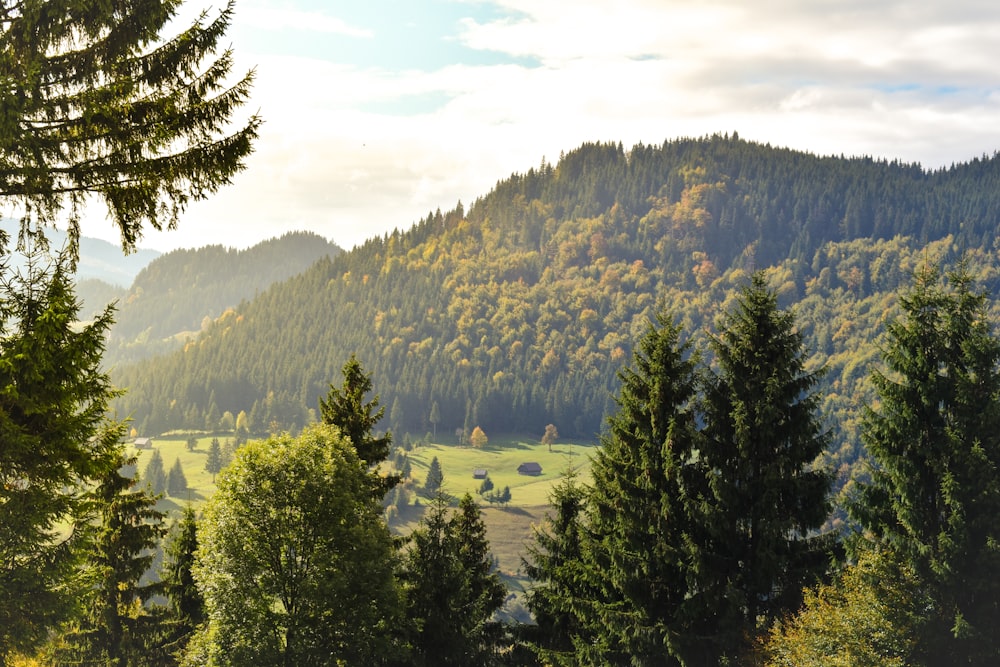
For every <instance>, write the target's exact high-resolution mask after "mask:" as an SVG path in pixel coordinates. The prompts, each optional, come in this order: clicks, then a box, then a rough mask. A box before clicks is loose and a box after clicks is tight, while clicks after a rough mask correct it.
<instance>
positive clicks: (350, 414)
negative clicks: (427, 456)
mask: <svg viewBox="0 0 1000 667" xmlns="http://www.w3.org/2000/svg"><path fill="white" fill-rule="evenodd" d="M341 372H342V373H343V375H344V384H343V386H342V387H341V388H340V389H338V388H337V387H334V386H333V385H330V392H329V393H328V394H327V396H326V399H323V398H320V399H319V411H320V417H321V418H322V420H323V423H325V424H332V425H334V426H336V427H337V428H339V429H340V430H341V432H342V433H343V434H344V435H345V436H347V438H348V439H349V440H350V441H351V443H352V444H353V445H354V449H355V450H357V452H358V458H360V459H361V460H362V461H363V462H364V463H365V465H367V466H368V467H369V468H370V469H372V475H373V477H375V478H376V481H377V484H376V486H375V491H374V492H375V494H376V495H377V496H378V497H379V498H381V497H382V496H384V495H385V494H386V493H387V492H388V491H389V490H391V489H392V487H394V486H396V484H398V483H399V476H398V475H388V476H385V477H382V476H380V475H379V474H378V472H377V471H375V470H374V468H375V467H376V466H378V465H379V464H380V463H382V462H383V461H385V460H386V459H387V458H389V451H390V448H391V445H392V435H391V434H389V433H385V434H384V435H381V436H378V437H376V436H375V435H374V434H373V432H372V431H373V429H374V428H375V425H376V424H377V423H378V422H379V420H381V419H382V416H383V415H384V414H385V408H384V407H379V397H378V395H375V396H374V397H373V398H372V399H371V400H370V401H368V402H367V403H366V402H365V397H366V396H367V395H368V393H369V392H371V390H372V381H371V377H369V376H368V375H367V374H366V373H365V371H364V369H363V368H362V367H361V362H359V361H358V359H357V358H356V357H355V356H354V355H353V354H352V355H351V358H350V359H348V361H347V363H346V364H344V368H343V369H342V371H341Z"/></svg>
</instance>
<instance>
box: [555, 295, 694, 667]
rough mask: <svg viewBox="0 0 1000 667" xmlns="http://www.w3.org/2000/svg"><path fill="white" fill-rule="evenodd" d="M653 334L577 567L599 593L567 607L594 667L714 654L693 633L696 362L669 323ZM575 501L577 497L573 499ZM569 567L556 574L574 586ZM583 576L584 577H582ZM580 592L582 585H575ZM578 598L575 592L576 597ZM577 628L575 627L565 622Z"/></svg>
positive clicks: (616, 425)
mask: <svg viewBox="0 0 1000 667" xmlns="http://www.w3.org/2000/svg"><path fill="white" fill-rule="evenodd" d="M657 324H658V326H656V327H654V326H653V325H652V324H650V325H648V327H647V330H646V333H645V335H644V336H643V337H642V339H641V340H640V342H639V348H638V350H637V351H636V353H635V356H634V360H633V363H632V366H631V367H627V368H625V369H623V370H622V371H621V372H620V373H619V377H620V379H621V383H622V390H621V393H620V395H619V397H618V399H617V403H618V411H617V412H616V413H615V414H614V415H612V416H611V417H610V418H609V420H608V433H607V435H606V436H605V437H604V438H602V445H603V446H602V448H601V449H600V450H599V451H598V453H597V456H596V457H595V459H594V462H593V464H592V465H591V474H592V475H593V478H594V481H593V489H592V491H591V493H590V498H589V502H590V506H591V509H590V521H589V526H588V530H587V531H586V533H585V541H586V544H585V546H584V547H583V552H584V554H585V556H586V560H584V561H583V562H581V563H579V564H578V565H577V567H581V566H582V567H584V568H585V572H583V573H582V575H583V577H584V578H585V582H586V584H585V585H586V588H587V589H588V591H589V592H590V596H589V597H588V598H587V600H586V603H585V604H580V603H579V602H577V601H574V600H572V599H570V600H563V601H562V602H561V604H562V605H563V606H564V607H565V606H567V605H572V608H573V609H574V610H576V609H579V611H578V612H577V613H578V614H580V615H581V616H582V618H581V625H582V626H583V628H584V632H583V633H582V634H583V636H584V637H587V639H588V641H586V642H580V645H579V648H580V652H581V655H580V658H581V661H582V662H584V663H586V664H602V663H603V664H610V663H620V662H622V661H623V660H627V659H628V658H627V657H626V656H630V657H631V660H632V661H633V664H636V665H647V664H662V663H663V661H664V660H666V659H667V657H668V656H674V657H677V658H685V659H686V658H688V657H689V656H690V655H691V653H692V651H695V650H697V651H701V652H702V653H703V654H706V655H710V651H711V647H710V646H709V645H708V644H707V642H704V641H699V642H698V643H697V645H696V646H688V645H686V644H685V643H684V640H685V639H688V638H690V636H691V635H692V634H693V632H691V631H690V629H687V628H685V625H686V624H687V623H688V622H689V621H688V619H689V618H691V613H690V612H689V611H688V610H687V608H688V606H690V605H691V604H694V603H697V602H698V598H697V596H695V597H694V598H693V599H692V597H691V596H689V595H688V591H689V589H688V582H689V581H691V580H692V574H693V573H692V572H690V571H689V567H690V566H689V562H690V561H691V555H690V554H689V553H688V551H689V549H690V548H695V549H699V548H704V547H705V546H706V545H701V544H691V542H690V541H691V539H692V536H693V535H697V533H696V526H695V522H696V521H697V520H698V519H699V518H700V517H699V516H697V514H696V511H695V505H696V504H697V503H698V502H699V498H698V497H696V496H693V495H692V494H694V493H697V491H698V490H699V489H700V488H701V486H702V485H703V484H702V482H701V480H699V479H697V477H696V472H697V469H696V468H695V467H694V466H693V465H692V462H693V461H694V459H695V458H696V453H697V447H698V442H697V440H696V429H695V413H694V411H693V400H694V398H695V395H696V389H697V387H696V382H695V380H696V373H695V369H696V366H695V362H694V360H692V359H691V358H690V354H689V352H690V350H689V345H687V344H683V343H681V342H680V327H679V326H676V325H673V324H672V323H671V322H669V320H668V319H667V318H666V316H665V315H661V316H659V317H658V318H657ZM570 500H572V497H571V498H570ZM571 567H572V566H563V567H559V568H557V569H556V570H555V571H553V572H552V573H550V576H552V577H566V576H567V575H566V574H565V570H566V569H568V568H571ZM576 576H580V575H579V574H577V575H576ZM573 585H574V586H575V588H576V589H579V588H580V586H581V584H579V583H575V584H573ZM571 592H572V588H571ZM566 622H567V623H570V620H569V619H567V620H566Z"/></svg>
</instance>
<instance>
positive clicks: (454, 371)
mask: <svg viewBox="0 0 1000 667" xmlns="http://www.w3.org/2000/svg"><path fill="white" fill-rule="evenodd" d="M997 183H1000V158H994V159H990V160H976V161H973V162H971V163H968V164H963V165H957V166H956V167H955V168H953V169H948V170H940V171H936V172H925V171H922V170H921V169H919V168H917V167H915V166H913V165H903V164H898V163H891V164H890V163H884V162H874V161H871V160H865V159H857V160H845V159H834V158H818V157H815V156H810V155H805V154H802V153H797V152H794V151H789V150H782V149H775V148H771V147H765V146H761V145H756V144H752V143H748V142H745V141H741V140H736V139H735V138H726V137H722V136H716V137H706V138H703V139H697V140H679V141H671V142H667V143H665V144H663V145H662V146H655V147H651V146H637V147H634V148H633V149H631V150H630V151H628V152H625V151H623V150H621V149H620V148H619V147H618V146H605V145H599V146H595V145H587V146H584V147H581V148H580V149H578V150H575V151H571V152H570V153H568V154H567V155H566V156H564V158H563V159H562V160H561V163H560V164H559V165H545V167H544V168H543V169H533V170H530V171H529V172H528V173H526V174H518V175H514V176H511V177H510V178H509V179H507V180H504V181H502V182H500V183H498V184H497V186H496V188H495V189H494V190H493V191H492V192H490V193H488V194H487V195H485V196H483V197H482V198H481V199H479V200H477V201H476V203H475V204H474V205H473V206H471V207H470V208H469V209H468V210H465V209H455V210H453V211H450V212H445V213H441V212H433V213H431V214H429V215H428V216H427V217H426V218H425V219H423V220H421V221H420V222H418V224H416V225H415V226H414V227H413V228H411V229H409V230H406V231H401V232H398V233H393V234H389V235H385V236H383V237H379V238H374V239H372V240H370V241H369V242H367V243H365V244H364V245H362V246H360V247H358V248H355V249H354V250H353V251H351V252H346V253H342V254H340V255H338V256H336V257H334V258H331V259H324V260H320V261H319V262H318V263H316V264H315V265H313V266H312V267H310V268H309V269H308V270H307V271H305V272H304V273H303V274H301V275H300V276H297V277H294V278H291V279H290V280H288V281H287V282H285V283H283V284H281V285H275V286H274V287H273V289H270V290H266V291H262V292H261V294H260V295H259V296H258V297H257V298H256V299H254V300H253V301H250V302H248V303H246V304H244V305H242V306H240V307H239V309H238V312H234V313H232V314H231V315H229V316H226V317H224V318H220V320H219V321H218V322H217V323H216V324H214V325H213V326H212V327H211V328H210V329H209V330H208V331H207V332H206V333H205V334H203V336H202V338H201V340H199V341H198V344H197V345H191V346H188V348H187V349H186V350H185V351H184V352H177V353H176V354H175V355H171V356H167V357H165V358H163V359H159V360H155V361H150V362H148V363H144V364H141V365H139V366H134V367H126V366H124V365H119V366H118V367H117V368H116V371H115V380H116V382H117V383H118V384H119V385H121V386H128V387H130V391H129V393H128V394H127V395H126V396H124V397H123V398H122V399H121V402H120V405H119V412H120V413H122V414H134V415H135V417H136V419H137V421H138V422H139V423H143V422H148V426H149V432H159V431H163V430H167V429H170V428H177V427H179V426H182V425H184V424H185V423H186V420H187V419H188V416H189V415H190V416H192V423H191V424H190V427H191V428H202V427H203V424H204V417H205V415H206V414H207V412H208V410H209V408H210V401H209V397H211V396H212V395H213V393H214V395H215V397H216V402H217V403H218V409H219V412H220V413H222V412H225V411H231V412H232V413H233V414H237V413H238V412H239V411H240V410H247V411H248V412H249V411H251V410H252V407H253V405H254V403H258V411H260V410H261V409H262V408H261V407H260V406H261V405H263V404H264V403H265V402H266V400H267V397H268V395H269V394H271V393H272V392H273V394H274V400H273V405H275V406H280V410H279V409H276V410H275V413H276V414H277V415H278V421H279V423H281V424H282V425H283V427H285V428H292V427H293V425H295V424H299V423H301V421H300V420H301V419H302V406H304V405H305V406H308V405H315V401H316V397H317V396H319V395H324V394H325V393H326V391H327V389H328V383H329V379H330V378H331V377H334V376H335V375H336V374H337V373H338V372H339V370H340V369H341V367H342V366H343V363H344V359H346V358H348V357H349V355H350V354H352V353H354V354H357V355H358V358H362V359H365V360H367V361H366V369H367V370H368V371H370V372H371V373H372V374H373V376H375V377H379V378H381V381H380V383H381V384H380V387H379V392H380V395H381V397H382V399H383V400H384V404H385V405H387V406H392V405H393V404H394V403H395V402H396V401H397V400H398V404H399V407H400V412H401V415H402V423H401V424H400V425H399V426H398V428H399V429H401V430H402V431H404V432H405V431H409V432H411V433H424V432H427V431H432V430H433V431H434V432H435V433H437V432H439V431H440V432H442V433H445V434H451V433H454V432H455V429H456V428H459V429H461V428H463V427H464V426H465V425H466V420H467V419H468V420H470V422H469V425H468V427H469V432H471V430H472V428H473V427H474V426H475V425H477V424H478V425H480V426H481V427H482V428H483V429H484V430H485V431H486V432H487V433H491V434H498V433H510V432H517V433H531V432H535V431H536V430H537V428H538V425H540V424H541V425H544V424H547V423H553V424H558V426H559V431H560V433H561V435H562V436H563V437H565V438H572V439H576V440H578V441H579V440H592V439H593V438H594V436H595V434H596V433H598V432H599V431H600V430H601V428H602V423H603V420H604V417H605V416H606V414H608V413H609V412H610V411H611V410H612V409H613V404H612V400H611V397H612V396H614V395H616V394H617V392H618V390H619V385H618V381H617V378H616V372H617V370H618V369H619V368H620V367H621V365H622V364H623V363H624V362H625V361H626V360H627V359H628V358H630V356H631V353H632V346H633V344H634V342H635V341H637V340H638V339H639V338H640V337H641V336H642V333H643V331H644V327H645V323H646V322H647V321H648V320H649V319H651V318H653V317H654V314H655V310H656V306H657V304H658V303H667V304H670V307H671V308H672V309H673V311H674V312H675V313H676V317H677V319H678V322H679V323H680V324H682V326H683V327H684V329H685V331H688V332H690V335H691V336H692V337H693V338H695V339H696V340H697V339H702V338H703V332H705V331H707V330H709V329H710V328H711V325H712V319H713V318H714V317H715V315H716V314H717V313H719V312H720V310H724V309H725V308H726V307H728V305H729V304H730V303H731V300H732V298H733V296H732V292H733V290H734V288H736V287H738V286H740V285H742V284H743V282H744V281H745V280H746V277H747V272H746V270H745V267H747V266H748V265H750V264H751V263H752V264H753V265H754V266H758V267H768V274H767V275H768V282H769V285H770V286H771V287H772V288H773V289H775V291H776V294H777V296H778V299H779V303H780V304H781V305H782V306H783V307H785V306H788V305H791V304H795V303H797V304H798V306H797V308H796V312H797V313H798V315H799V327H800V328H801V331H802V333H803V337H804V338H803V339H804V342H805V344H806V347H807V349H809V350H810V352H811V353H813V354H815V360H814V361H813V362H812V363H813V364H814V366H811V367H820V366H826V367H827V368H829V373H828V374H827V375H826V376H825V377H824V378H823V379H822V384H821V385H820V386H819V387H818V388H819V389H821V392H822V395H823V398H822V406H821V407H822V409H823V413H824V414H826V415H830V416H831V421H832V422H833V423H834V426H833V428H832V432H831V436H832V437H831V452H830V460H829V465H830V467H831V469H833V470H838V474H839V477H838V486H840V485H844V484H846V483H848V481H849V475H850V470H849V469H848V467H849V466H850V465H851V464H852V463H853V462H854V461H855V460H856V459H857V458H858V456H859V454H860V445H859V438H858V434H857V427H858V424H857V421H858V420H857V416H856V415H854V414H853V406H855V405H860V404H862V403H863V402H865V401H866V400H869V399H870V398H871V390H870V386H869V385H868V382H867V364H868V363H870V362H871V361H872V360H873V359H874V357H875V356H876V354H877V349H876V348H875V346H874V345H873V341H874V340H875V339H876V338H877V336H878V333H879V331H881V329H882V327H883V325H884V322H885V319H884V314H885V313H886V311H887V310H889V309H891V307H892V305H893V303H894V300H895V297H894V294H893V292H894V290H895V289H896V288H897V287H898V286H899V285H900V283H901V282H903V281H905V280H906V277H907V276H908V275H909V273H910V272H911V271H912V269H913V268H914V267H915V266H916V265H917V264H919V262H920V260H921V258H922V257H923V256H924V255H925V254H926V255H928V256H930V257H933V258H934V259H935V261H953V260H954V259H955V257H956V256H958V255H960V254H961V253H963V252H965V251H974V252H975V259H974V264H975V267H977V268H976V270H977V271H978V272H979V273H981V274H982V276H981V279H983V280H985V281H986V284H993V285H995V284H998V282H997V276H998V270H997V267H998V266H1000V261H998V250H997V249H996V248H994V247H993V241H992V239H993V227H994V226H995V225H994V223H995V220H996V216H995V214H994V211H996V210H1000V187H993V185H994V184H997ZM862 220H865V222H862ZM709 265H711V266H709ZM696 269H697V271H696ZM979 277H980V276H977V278H979ZM331 312H335V313H337V322H338V326H336V327H331V326H329V321H328V318H324V317H319V316H317V314H321V313H331ZM279 337H280V339H281V340H286V341H287V344H285V345H281V346H275V345H269V344H267V341H273V340H277V339H279ZM434 402H437V403H438V419H439V421H438V422H433V421H430V420H429V415H430V413H431V411H432V408H433V403H434ZM473 415H474V416H475V419H473V418H472V417H473ZM268 423H269V422H260V423H259V424H258V426H259V427H260V428H263V429H266V428H267V425H268ZM394 426H395V425H394ZM842 466H843V467H844V469H843V470H840V468H841V467H842Z"/></svg>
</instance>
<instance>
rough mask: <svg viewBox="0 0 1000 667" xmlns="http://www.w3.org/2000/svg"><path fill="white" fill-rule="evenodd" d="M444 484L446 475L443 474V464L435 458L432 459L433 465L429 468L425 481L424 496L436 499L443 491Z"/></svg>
mask: <svg viewBox="0 0 1000 667" xmlns="http://www.w3.org/2000/svg"><path fill="white" fill-rule="evenodd" d="M443 483H444V473H442V472H441V463H440V462H439V461H438V458H437V457H436V456H435V457H434V458H433V459H431V464H430V466H428V468H427V477H426V478H425V479H424V495H426V496H427V497H429V498H430V497H434V496H435V495H437V493H438V491H440V490H441V484H443Z"/></svg>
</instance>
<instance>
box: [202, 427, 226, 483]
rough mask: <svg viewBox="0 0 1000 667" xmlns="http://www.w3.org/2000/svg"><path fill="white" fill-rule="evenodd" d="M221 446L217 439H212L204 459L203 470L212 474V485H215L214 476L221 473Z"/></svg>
mask: <svg viewBox="0 0 1000 667" xmlns="http://www.w3.org/2000/svg"><path fill="white" fill-rule="evenodd" d="M222 467H223V466H222V446H221V445H220V444H219V439H218V438H212V442H211V444H210V445H209V446H208V457H207V458H206V459H205V470H206V471H208V472H210V473H212V483H213V484H215V476H216V475H218V474H219V473H220V472H221V471H222Z"/></svg>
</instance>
